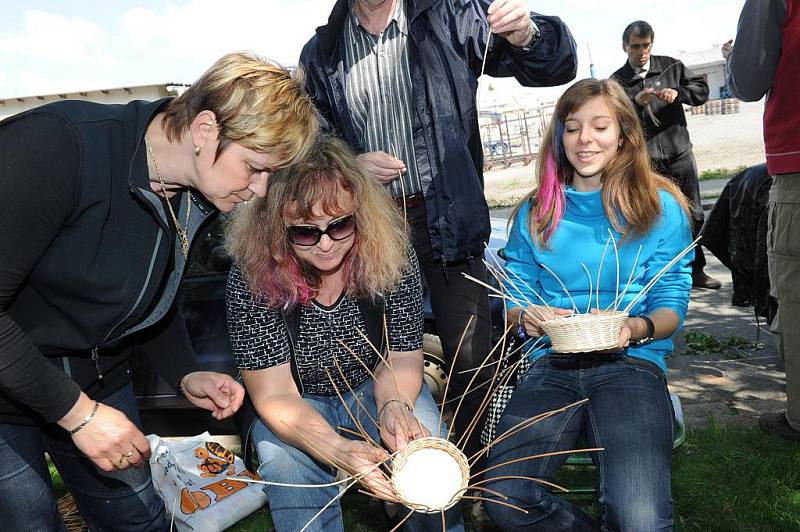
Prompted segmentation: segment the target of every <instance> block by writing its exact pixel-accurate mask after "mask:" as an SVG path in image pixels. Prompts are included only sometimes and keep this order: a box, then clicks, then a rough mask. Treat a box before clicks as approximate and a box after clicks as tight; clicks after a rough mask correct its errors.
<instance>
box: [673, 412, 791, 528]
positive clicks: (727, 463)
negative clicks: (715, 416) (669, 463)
mask: <svg viewBox="0 0 800 532" xmlns="http://www.w3.org/2000/svg"><path fill="white" fill-rule="evenodd" d="M673 497H674V500H675V506H676V509H677V512H678V515H679V517H680V520H681V525H682V530H684V531H685V532H691V531H698V532H701V531H702V532H716V531H719V532H738V531H741V532H761V531H763V532H781V531H787V532H788V531H790V530H794V531H797V530H800V444H799V443H796V442H791V441H787V440H782V439H780V438H777V437H774V436H769V435H767V434H764V433H763V432H761V431H759V430H757V429H747V428H741V427H727V428H721V427H718V426H717V425H715V424H714V423H710V426H709V427H708V428H706V429H703V430H692V431H689V435H688V439H687V441H686V443H685V444H684V445H683V447H681V448H680V449H679V450H678V451H676V453H675V457H674V464H673Z"/></svg>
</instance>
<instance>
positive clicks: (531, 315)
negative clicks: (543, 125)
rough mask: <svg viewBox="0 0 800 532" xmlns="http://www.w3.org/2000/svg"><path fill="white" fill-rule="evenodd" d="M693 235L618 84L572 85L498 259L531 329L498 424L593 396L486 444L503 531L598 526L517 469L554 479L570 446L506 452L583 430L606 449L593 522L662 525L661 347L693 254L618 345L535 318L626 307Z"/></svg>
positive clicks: (666, 434) (650, 296)
mask: <svg viewBox="0 0 800 532" xmlns="http://www.w3.org/2000/svg"><path fill="white" fill-rule="evenodd" d="M690 235H691V230H690V225H689V218H688V207H687V203H686V200H685V198H684V197H683V196H682V195H681V193H680V191H679V190H678V189H677V187H676V186H675V185H673V184H672V183H671V182H670V181H669V180H667V179H665V178H664V177H662V176H660V175H658V174H656V173H655V172H654V171H653V170H652V168H651V167H650V163H649V160H648V156H647V145H646V143H645V140H644V136H643V134H642V131H641V128H640V126H639V122H638V119H637V117H636V111H635V110H634V109H633V107H632V105H631V103H630V101H629V100H628V98H627V97H626V95H625V93H624V92H623V90H622V88H621V87H620V86H619V85H618V84H617V83H616V82H614V81H609V80H596V79H585V80H582V81H579V82H577V83H575V84H574V85H572V86H571V87H569V88H568V89H567V90H566V92H564V94H563V95H562V96H561V98H560V99H559V100H558V103H557V104H556V108H555V113H554V115H553V119H552V121H551V123H550V126H549V128H548V130H547V134H546V136H545V138H544V139H543V143H542V147H541V152H540V162H539V186H538V188H537V189H536V190H534V191H533V192H532V193H531V194H529V195H528V196H527V197H526V198H525V199H524V200H523V201H522V202H521V203H520V205H519V206H518V207H517V209H516V210H515V213H514V216H513V226H512V229H511V234H510V237H509V240H508V245H507V246H506V249H505V251H506V256H507V258H508V262H507V264H506V267H507V268H508V269H509V270H511V272H512V274H513V275H512V276H511V278H512V279H516V280H517V282H515V283H513V286H510V287H509V290H510V292H511V294H512V296H514V298H515V299H516V300H517V301H526V302H531V303H533V304H531V305H528V304H526V305H524V306H520V305H517V304H515V303H509V304H508V315H509V318H510V319H513V320H516V321H517V322H518V324H519V330H520V334H521V335H523V336H526V337H533V338H540V340H539V341H538V342H536V346H535V347H533V348H532V349H531V351H530V352H529V353H528V357H529V360H530V361H531V366H530V369H529V370H528V371H527V372H526V373H525V374H524V375H522V376H521V377H520V382H519V385H518V387H517V389H516V390H515V392H514V394H513V396H512V397H511V400H510V402H509V404H508V406H507V407H506V410H505V412H504V413H503V416H502V418H501V420H500V422H499V425H498V428H497V433H498V434H502V433H504V432H505V431H506V430H508V429H509V428H511V427H514V426H516V424H517V423H519V422H520V421H523V420H525V419H528V418H530V417H532V416H535V415H537V414H540V413H543V412H547V411H549V410H554V409H557V408H561V407H563V406H565V405H567V404H570V403H573V402H575V401H579V400H581V399H584V398H588V399H589V401H588V402H587V403H586V405H585V406H583V407H581V408H579V409H573V410H570V411H568V412H566V413H564V414H560V415H556V416H552V417H550V418H547V419H545V420H543V421H540V422H538V423H536V424H533V425H531V426H529V427H527V428H525V429H524V430H521V431H519V432H517V433H515V434H514V435H513V436H512V437H510V438H508V439H505V440H502V441H499V442H498V443H497V444H496V445H495V446H494V447H493V448H492V449H491V454H490V458H489V467H490V471H489V472H488V473H487V478H488V479H490V480H491V481H489V482H487V486H489V487H491V488H492V489H494V490H496V491H497V492H498V493H502V494H504V495H507V496H509V497H510V498H509V499H508V500H506V499H503V501H504V502H509V503H512V504H515V505H518V506H521V507H523V508H525V509H526V510H528V513H521V512H518V511H516V510H513V509H510V508H508V507H506V506H501V505H499V504H490V505H487V510H488V511H489V513H490V515H491V517H492V518H493V519H494V520H495V522H496V523H497V524H498V525H500V527H501V528H502V529H503V530H547V531H557V530H587V531H588V530H597V528H598V523H596V522H594V520H593V519H591V518H590V517H589V516H587V515H586V514H585V513H584V512H583V511H581V510H580V509H578V508H577V507H575V506H573V505H572V504H570V503H569V502H567V501H565V500H563V499H561V498H559V497H557V496H555V495H553V493H552V492H551V490H550V489H549V488H548V487H547V486H546V485H545V484H543V483H542V484H540V483H531V482H526V481H523V480H519V478H521V477H527V478H537V479H542V480H543V481H552V479H553V476H554V473H555V472H556V470H557V469H558V467H559V466H560V465H561V464H562V463H563V462H564V460H565V459H566V455H560V456H553V457H550V458H541V459H535V460H531V459H528V460H522V461H517V462H515V463H511V464H509V463H508V462H509V461H513V460H516V459H518V458H523V457H529V456H531V455H537V454H541V453H550V452H557V451H562V450H568V449H574V448H576V444H577V442H578V438H579V437H580V436H581V435H584V436H585V438H586V440H587V443H588V446H589V447H597V448H603V449H604V450H603V451H600V452H597V453H593V459H594V462H595V464H596V465H597V473H598V477H599V480H598V486H599V488H598V490H599V503H600V505H601V508H602V511H601V523H600V524H599V525H600V526H601V528H602V529H603V530H629V531H641V530H670V529H671V527H672V505H671V495H670V469H671V456H672V427H673V413H672V406H671V401H670V398H669V392H668V391H667V386H666V372H667V366H666V363H665V357H666V356H667V355H668V354H669V353H670V352H671V351H672V348H673V344H672V337H673V335H674V334H675V333H676V331H678V329H679V328H680V326H681V324H682V322H683V318H684V316H685V314H686V310H687V307H688V302H689V290H690V288H691V275H690V269H689V266H688V265H689V262H690V260H691V253H690V254H689V255H688V256H686V257H684V258H683V259H682V260H680V261H679V262H678V263H677V264H675V265H674V266H673V267H671V268H670V269H668V270H667V272H666V273H665V274H664V275H663V276H662V277H661V278H660V279H659V280H658V281H656V282H655V284H654V285H653V287H652V288H651V289H650V290H649V291H647V292H646V293H644V294H642V298H641V300H640V301H639V302H638V303H636V304H635V305H634V306H633V308H632V309H631V313H630V316H631V317H629V318H627V320H626V322H625V324H624V325H623V327H622V330H621V331H620V335H619V343H618V345H617V347H616V348H615V349H611V350H606V351H602V352H591V353H572V354H563V353H555V352H553V349H552V347H551V346H550V344H549V342H548V341H547V340H548V339H547V338H546V337H545V338H542V337H543V336H545V335H544V331H543V330H542V328H541V322H542V321H543V320H545V319H548V318H551V317H553V315H569V314H572V313H573V312H575V309H576V308H577V309H581V310H580V312H585V311H586V309H589V308H592V309H595V311H597V310H600V311H602V310H605V309H608V308H611V307H612V306H614V305H615V300H617V303H616V308H625V307H626V306H627V305H628V303H629V302H631V301H632V300H633V299H634V298H636V297H638V296H639V295H640V294H641V293H642V292H643V291H644V290H645V287H646V285H647V283H648V282H649V281H650V280H651V279H653V278H654V276H656V274H657V273H658V272H659V271H660V270H661V269H662V267H664V266H665V265H666V264H667V263H669V262H670V261H671V260H672V259H673V258H674V257H675V256H677V255H678V254H679V253H680V252H681V251H682V250H684V249H685V248H686V247H687V246H688V245H689V243H690V241H691V236H690ZM617 260H618V261H619V263H618V264H619V266H618V267H617V266H616V264H617ZM601 264H602V268H601ZM587 272H588V273H587ZM562 283H563V287H562ZM567 291H568V293H567ZM536 294H538V295H536ZM539 296H541V299H539ZM618 296H619V299H618ZM510 476H511V477H513V476H516V477H517V478H516V479H515V478H510Z"/></svg>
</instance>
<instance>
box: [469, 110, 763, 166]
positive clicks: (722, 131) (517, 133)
mask: <svg viewBox="0 0 800 532" xmlns="http://www.w3.org/2000/svg"><path fill="white" fill-rule="evenodd" d="M553 108H554V106H553V105H552V104H550V105H545V106H542V107H539V108H536V109H515V110H502V111H501V110H484V111H481V116H480V130H481V139H482V141H483V149H484V170H486V171H489V170H492V169H498V168H508V167H509V166H512V165H519V164H522V165H528V164H530V163H531V162H533V161H535V160H536V154H537V151H538V150H539V144H540V142H541V138H542V135H543V134H544V132H545V129H546V127H547V124H548V122H549V120H550V118H551V117H552V116H553ZM763 110H764V105H763V102H755V103H748V102H740V101H739V100H737V99H734V98H726V99H723V100H712V101H709V102H707V103H706V104H704V105H701V106H697V107H689V106H686V107H685V111H686V122H687V124H688V127H689V135H690V137H691V139H692V144H693V145H694V154H695V157H696V158H697V166H698V170H699V171H700V172H704V171H714V170H719V169H735V168H738V167H740V166H751V165H754V164H758V163H761V162H763V161H764V141H763V138H762V128H761V115H762V113H763Z"/></svg>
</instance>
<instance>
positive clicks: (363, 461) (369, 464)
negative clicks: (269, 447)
mask: <svg viewBox="0 0 800 532" xmlns="http://www.w3.org/2000/svg"><path fill="white" fill-rule="evenodd" d="M344 442H345V448H344V450H343V451H342V452H340V455H339V459H340V462H341V463H342V464H344V468H345V470H346V471H347V472H348V473H350V474H351V475H353V476H355V477H361V480H359V482H360V483H361V484H362V485H363V486H364V487H365V488H367V489H368V490H369V491H371V492H373V493H376V494H378V495H381V496H382V497H384V498H386V499H389V500H392V501H395V502H397V500H396V498H395V495H394V490H393V489H392V487H391V485H390V484H389V482H388V481H387V480H386V477H384V476H383V474H382V473H381V471H380V469H379V467H377V464H380V463H382V462H385V461H386V460H387V459H388V458H389V454H388V453H387V452H386V451H385V450H384V449H382V448H380V447H376V446H374V445H372V444H370V443H368V442H365V441H360V440H344ZM362 475H363V476H362Z"/></svg>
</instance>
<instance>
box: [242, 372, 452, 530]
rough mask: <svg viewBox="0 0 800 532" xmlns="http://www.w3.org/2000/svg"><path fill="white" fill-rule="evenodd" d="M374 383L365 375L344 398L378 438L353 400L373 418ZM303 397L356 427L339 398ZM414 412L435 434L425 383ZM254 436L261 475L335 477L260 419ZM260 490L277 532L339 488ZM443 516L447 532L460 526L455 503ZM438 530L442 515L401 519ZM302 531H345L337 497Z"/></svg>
mask: <svg viewBox="0 0 800 532" xmlns="http://www.w3.org/2000/svg"><path fill="white" fill-rule="evenodd" d="M372 383H373V381H372V380H371V379H368V380H367V381H365V382H364V383H362V384H361V385H359V386H357V387H356V388H355V390H354V391H353V392H347V393H345V394H343V397H344V400H345V402H346V403H347V406H348V408H349V409H350V411H351V412H353V413H357V415H358V419H359V421H360V423H361V424H362V426H363V427H364V428H365V429H366V430H367V432H368V433H369V435H370V437H372V438H373V439H375V440H376V441H379V440H380V434H379V431H378V429H377V427H375V425H374V424H373V422H372V421H370V419H369V417H367V415H366V414H365V413H364V410H363V409H361V408H359V407H358V404H357V402H356V396H357V397H358V401H359V402H360V403H361V404H362V405H363V406H364V407H365V408H366V410H367V412H368V413H369V415H370V416H371V417H372V419H377V412H376V407H375V396H374V395H373V388H372ZM303 399H305V401H306V402H307V403H308V404H309V405H311V407H313V408H314V410H316V411H317V412H319V413H320V414H322V417H324V418H325V420H327V422H328V423H330V425H331V426H332V427H345V428H348V429H350V430H354V429H355V427H354V426H353V425H354V424H353V422H352V420H351V419H350V416H349V415H348V414H347V411H346V410H345V408H344V407H343V406H342V403H341V401H340V400H339V398H338V397H336V396H333V397H326V396H320V395H311V394H306V395H304V396H303ZM414 414H415V415H416V416H417V418H418V419H419V420H420V421H421V422H422V424H423V425H424V426H425V427H426V428H427V429H428V430H429V431H430V432H431V434H432V435H436V429H437V423H438V422H439V409H438V408H437V407H436V403H435V402H434V400H433V397H432V396H431V392H430V390H428V386H427V385H425V384H423V385H422V390H421V391H420V394H419V396H418V397H417V400H416V402H415V403H414ZM446 433H447V429H446V428H445V427H444V424H442V433H441V434H440V435H442V436H444V435H446ZM253 439H254V441H255V442H256V450H257V452H258V459H259V462H260V465H259V468H258V474H259V475H261V478H263V479H264V480H268V481H272V482H280V483H288V484H327V483H329V482H333V480H334V477H335V476H336V471H335V470H333V469H331V468H330V467H329V466H327V465H324V464H321V463H319V462H317V461H315V460H314V459H313V458H312V457H310V456H309V455H307V454H306V453H305V452H303V451H302V450H300V449H298V448H296V447H293V446H291V445H289V444H286V443H284V442H283V441H281V440H280V439H279V438H278V437H277V436H275V434H273V432H272V431H271V430H270V429H269V428H268V427H267V426H266V425H264V423H263V422H262V421H261V420H260V419H259V420H257V421H256V422H255V425H254V426H253ZM264 493H266V494H267V498H268V499H269V509H270V514H271V516H272V522H273V523H274V525H275V529H276V530H277V531H278V532H284V531H286V532H295V531H297V530H300V529H301V528H303V526H305V525H306V523H308V522H309V521H310V520H311V518H312V517H313V516H314V514H316V513H317V512H318V511H319V510H320V509H321V508H322V507H323V506H325V505H326V504H327V503H328V502H329V501H330V500H331V499H333V498H334V497H336V496H337V495H338V494H339V487H338V486H333V487H329V488H287V487H279V486H269V485H265V486H264ZM400 511H401V517H404V516H405V513H406V512H407V511H408V510H407V509H405V508H404V507H403V508H401V510H400ZM445 515H446V518H447V531H448V532H461V531H463V530H464V526H463V524H462V522H461V512H460V509H459V505H455V506H453V507H452V508H451V509H450V510H448V511H447V512H446V513H445ZM441 529H442V518H441V514H422V513H416V512H415V513H414V515H413V516H412V517H411V518H410V519H409V520H408V521H406V524H405V530H414V531H416V530H419V531H436V530H441ZM306 530H308V531H343V530H344V523H343V521H342V509H341V506H340V505H339V501H337V502H335V503H334V504H331V505H330V506H329V507H328V508H327V509H326V510H325V511H324V512H323V513H322V514H321V515H320V516H319V517H317V518H316V519H315V520H314V522H313V523H311V526H309V527H308V528H307V529H306Z"/></svg>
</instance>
